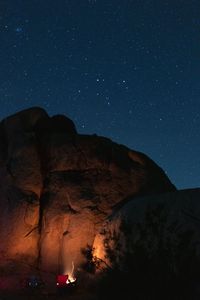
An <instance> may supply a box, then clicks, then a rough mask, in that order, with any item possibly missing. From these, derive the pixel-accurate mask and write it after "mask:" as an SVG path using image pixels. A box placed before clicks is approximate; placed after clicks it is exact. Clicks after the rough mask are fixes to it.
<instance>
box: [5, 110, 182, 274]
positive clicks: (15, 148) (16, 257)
mask: <svg viewBox="0 0 200 300" xmlns="http://www.w3.org/2000/svg"><path fill="white" fill-rule="evenodd" d="M0 138H1V143H0V180H1V185H0V197H1V198H0V208H1V209H0V239H1V243H0V252H1V253H3V256H1V257H0V260H1V264H6V263H7V262H8V261H10V260H12V261H18V262H22V264H23V263H26V264H27V263H28V264H29V265H31V266H33V267H35V268H39V269H40V270H41V271H45V272H48V271H49V272H52V274H55V273H57V272H64V271H65V270H66V269H67V268H69V266H71V264H72V261H73V262H74V265H75V268H76V269H78V268H80V266H81V265H82V263H83V262H84V260H85V257H84V255H83V253H82V252H83V251H82V250H83V249H84V248H85V247H86V246H88V245H90V246H92V245H93V242H94V239H95V235H96V233H97V232H98V230H99V229H100V228H101V226H102V223H103V222H104V220H105V219H106V218H107V217H108V215H110V214H111V213H112V212H113V210H115V209H119V208H120V206H122V205H124V204H125V203H126V202H127V201H129V199H130V198H131V199H132V198H134V197H138V196H145V195H154V194H160V193H165V192H170V191H175V190H176V189H175V187H174V185H173V184H172V183H171V182H170V180H169V179H168V177H167V176H166V174H165V173H164V171H163V170H162V169H161V168H160V167H159V166H157V165H156V164H155V163H154V162H153V161H152V160H151V159H150V158H148V157H147V156H146V155H144V154H142V153H139V152H136V151H133V150H131V149H128V148H127V147H125V146H123V145H119V144H116V143H114V142H113V141H111V140H109V139H107V138H104V137H99V136H97V135H91V136H90V135H80V134H78V133H77V131H76V128H75V125H74V123H73V122H72V121H71V120H70V119H69V118H67V117H65V116H60V115H58V116H54V117H50V116H48V115H47V113H46V112H45V111H44V110H43V109H41V108H31V109H28V110H25V111H22V112H19V113H17V114H16V115H14V116H10V117H8V118H6V119H5V120H3V121H2V122H1V123H0Z"/></svg>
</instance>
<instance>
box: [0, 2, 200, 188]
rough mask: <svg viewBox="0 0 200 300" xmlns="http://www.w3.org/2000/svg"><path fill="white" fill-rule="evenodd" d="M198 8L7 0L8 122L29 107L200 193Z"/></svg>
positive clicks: (3, 33)
mask: <svg viewBox="0 0 200 300" xmlns="http://www.w3.org/2000/svg"><path fill="white" fill-rule="evenodd" d="M199 16H200V2H199V1H198V0H191V1H189V2H188V1H185V0H174V1H165V0H163V1H151V0H143V1H141V0H124V1H121V0H81V1H78V0H68V1H67V0H59V1H53V0H49V1H42V0H29V1H25V0H15V1H13V0H6V1H5V0H2V1H1V2H0V40H1V47H0V66H1V70H0V105H1V110H0V118H1V119H2V118H4V117H6V116H7V115H10V114H13V113H15V112H16V111H19V110H21V109H24V108H27V107H31V106H42V107H43V108H45V109H46V110H47V111H48V113H49V114H50V115H52V114H58V113H62V114H66V115H67V116H69V117H70V118H72V119H73V121H74V122H75V124H76V126H77V129H78V131H79V132H81V133H89V134H93V133H97V134H98V135H104V136H107V137H110V138H111V139H113V140H114V141H116V142H118V143H121V144H125V145H127V146H128V147H130V148H132V149H135V150H138V151H142V152H144V153H146V154H147V155H149V156H150V157H151V158H152V159H153V160H154V161H156V162H157V163H158V164H159V165H160V166H161V167H162V168H163V169H164V170H165V171H166V173H167V174H168V176H169V178H170V179H171V180H172V181H173V183H174V184H175V185H176V186H177V187H178V188H187V187H197V186H200V169H199V166H200V155H199V153H200V139H199V128H200V84H199V71H200V56H199V53H200V18H199Z"/></svg>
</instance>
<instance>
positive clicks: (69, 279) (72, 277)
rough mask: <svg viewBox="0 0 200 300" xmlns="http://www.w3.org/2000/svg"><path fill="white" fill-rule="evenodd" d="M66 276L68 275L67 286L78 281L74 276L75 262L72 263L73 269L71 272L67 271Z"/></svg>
mask: <svg viewBox="0 0 200 300" xmlns="http://www.w3.org/2000/svg"><path fill="white" fill-rule="evenodd" d="M65 274H67V275H68V278H67V281H66V284H69V283H72V282H75V281H76V277H75V276H74V262H73V261H72V268H71V270H70V271H69V270H66V272H65Z"/></svg>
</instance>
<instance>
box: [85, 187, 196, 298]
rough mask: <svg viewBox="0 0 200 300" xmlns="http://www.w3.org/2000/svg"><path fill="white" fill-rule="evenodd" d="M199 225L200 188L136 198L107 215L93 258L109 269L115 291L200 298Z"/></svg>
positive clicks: (105, 271) (134, 295) (101, 269)
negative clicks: (124, 290)
mask: <svg viewBox="0 0 200 300" xmlns="http://www.w3.org/2000/svg"><path fill="white" fill-rule="evenodd" d="M199 229H200V189H191V190H181V191H176V192H172V193H166V194H162V195H154V196H148V197H143V198H134V199H132V200H130V201H129V202H128V203H126V204H125V205H124V206H123V207H121V208H120V209H117V210H116V211H115V212H113V214H112V216H110V217H109V218H108V219H107V220H106V222H105V224H104V226H102V228H101V230H100V232H99V234H97V235H96V237H95V241H94V244H93V248H92V249H91V251H92V254H93V261H90V262H88V263H90V264H91V263H93V264H95V266H96V267H97V271H99V272H100V273H102V274H107V277H106V280H107V282H111V285H112V287H111V285H110V287H109V289H110V291H112V292H111V293H115V292H116V294H118V295H119V293H120V291H121V290H123V288H125V289H126V291H127V293H128V294H129V293H130V294H131V297H132V298H130V299H133V298H134V299H147V298H148V297H149V298H148V299H161V298H162V299H193V300H195V299H199V297H200V287H199V276H200V230H199ZM111 278H112V280H111ZM114 278H115V279H114ZM132 282H134V283H135V284H134V288H133V287H132ZM117 286H120V289H118V288H116V287H117ZM144 286H145V289H143V287H144ZM105 287H106V290H107V288H108V286H107V285H105V284H104V285H103V288H105ZM138 295H140V297H141V298H137V297H139V296H138ZM124 296H125V295H124Z"/></svg>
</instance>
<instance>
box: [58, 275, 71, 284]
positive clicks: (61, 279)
mask: <svg viewBox="0 0 200 300" xmlns="http://www.w3.org/2000/svg"><path fill="white" fill-rule="evenodd" d="M68 277H69V276H68V275H58V276H57V286H58V287H63V286H66V285H67V279H68Z"/></svg>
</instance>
